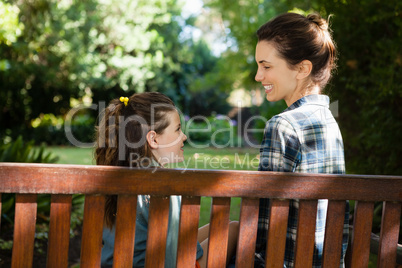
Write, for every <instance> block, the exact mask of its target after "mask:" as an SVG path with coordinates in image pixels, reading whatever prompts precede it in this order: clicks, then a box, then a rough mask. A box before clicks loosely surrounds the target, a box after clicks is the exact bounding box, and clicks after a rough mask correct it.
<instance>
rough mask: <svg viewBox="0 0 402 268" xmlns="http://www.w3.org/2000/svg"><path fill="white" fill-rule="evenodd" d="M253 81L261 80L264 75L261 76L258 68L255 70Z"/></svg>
mask: <svg viewBox="0 0 402 268" xmlns="http://www.w3.org/2000/svg"><path fill="white" fill-rule="evenodd" d="M254 79H255V81H257V82H261V81H262V80H263V79H264V77H263V75H262V74H261V72H260V70H259V69H258V70H257V73H256V74H255V78H254Z"/></svg>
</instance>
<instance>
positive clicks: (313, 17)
mask: <svg viewBox="0 0 402 268" xmlns="http://www.w3.org/2000/svg"><path fill="white" fill-rule="evenodd" d="M307 19H308V20H309V21H311V22H313V23H315V24H317V26H318V27H320V28H321V30H324V31H326V30H328V22H327V21H326V20H325V19H323V18H322V17H321V16H320V15H319V14H316V13H313V14H309V15H308V16H307Z"/></svg>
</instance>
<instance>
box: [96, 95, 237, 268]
mask: <svg viewBox="0 0 402 268" xmlns="http://www.w3.org/2000/svg"><path fill="white" fill-rule="evenodd" d="M186 139H187V137H186V135H185V134H183V132H182V131H181V124H180V117H179V113H178V111H177V110H176V107H175V106H174V103H173V102H172V101H171V100H170V99H169V98H168V97H166V96H165V95H163V94H161V93H157V92H146V93H141V94H134V95H133V96H131V97H130V98H124V97H121V98H120V99H115V100H113V101H111V103H110V105H109V106H108V107H107V108H106V109H105V113H104V115H103V118H102V120H101V122H100V125H99V127H98V128H97V146H96V150H95V158H96V164H97V165H112V166H126V167H163V166H164V165H165V164H167V163H172V162H180V161H183V146H184V142H185V140H186ZM180 205H181V197H180V196H170V207H169V223H168V235H167V242H166V243H167V244H166V255H165V256H166V259H165V267H168V268H171V267H172V268H173V267H176V255H177V242H178V230H179V217H180ZM116 208H117V196H107V198H106V207H105V226H106V227H105V228H104V230H103V247H102V259H101V262H102V266H111V265H112V264H113V248H114V237H115V215H116ZM148 212H149V196H145V195H140V196H138V201H137V215H136V227H135V242H134V243H135V245H134V258H133V267H144V264H145V250H146V241H147V230H148ZM231 229H233V227H232V228H231ZM231 232H232V233H233V230H232V231H231ZM208 233H209V226H208V225H206V226H203V227H201V228H200V231H199V235H198V241H201V244H200V243H197V260H198V261H197V263H196V264H195V265H196V267H197V265H198V266H199V265H200V264H201V267H206V257H203V255H204V254H203V251H204V250H206V249H207V242H208ZM231 241H233V238H232V240H231ZM235 243H236V242H235V241H233V242H232V244H234V245H235ZM201 245H202V247H201ZM203 248H204V250H203ZM229 249H230V250H232V251H233V250H234V247H233V246H230V247H229Z"/></svg>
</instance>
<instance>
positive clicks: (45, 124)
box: [24, 113, 95, 145]
mask: <svg viewBox="0 0 402 268" xmlns="http://www.w3.org/2000/svg"><path fill="white" fill-rule="evenodd" d="M94 125H95V119H94V118H93V117H92V116H91V115H90V114H89V113H79V114H77V115H75V116H74V118H72V121H71V124H70V125H69V126H70V127H71V132H72V134H73V135H74V137H75V139H77V140H78V141H80V142H85V143H89V142H92V141H93V140H94V137H95V127H94ZM32 127H33V129H32V130H31V131H29V132H27V133H24V135H25V136H26V137H27V138H28V139H33V140H35V142H36V143H41V142H45V143H46V144H48V145H71V144H70V142H69V141H68V139H67V138H66V133H65V132H66V123H65V120H64V119H63V117H62V116H55V115H54V114H41V115H40V117H38V118H36V119H34V120H33V121H32Z"/></svg>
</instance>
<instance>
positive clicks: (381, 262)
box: [377, 202, 401, 268]
mask: <svg viewBox="0 0 402 268" xmlns="http://www.w3.org/2000/svg"><path fill="white" fill-rule="evenodd" d="M400 220H401V203H393V202H384V203H383V211H382V221H381V234H380V248H379V252H378V260H377V267H390V268H394V267H395V264H396V256H397V246H398V236H399V227H400V224H401V223H400Z"/></svg>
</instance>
